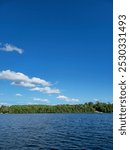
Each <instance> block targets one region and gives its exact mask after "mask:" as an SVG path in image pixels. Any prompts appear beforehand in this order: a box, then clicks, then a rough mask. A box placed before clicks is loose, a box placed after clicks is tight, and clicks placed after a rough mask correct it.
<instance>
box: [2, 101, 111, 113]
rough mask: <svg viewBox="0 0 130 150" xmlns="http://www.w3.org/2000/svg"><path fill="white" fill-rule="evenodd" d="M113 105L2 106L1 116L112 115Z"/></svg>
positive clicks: (98, 103) (90, 103)
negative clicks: (54, 114) (43, 114)
mask: <svg viewBox="0 0 130 150" xmlns="http://www.w3.org/2000/svg"><path fill="white" fill-rule="evenodd" d="M112 112H113V104H112V103H103V102H96V103H92V102H88V103H85V104H73V105H70V104H62V105H11V106H4V105H1V106H0V113H1V114H15V113H17V114H22V113H112Z"/></svg>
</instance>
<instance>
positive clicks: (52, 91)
mask: <svg viewBox="0 0 130 150" xmlns="http://www.w3.org/2000/svg"><path fill="white" fill-rule="evenodd" d="M30 91H39V92H42V93H46V94H58V93H60V90H59V89H52V88H50V87H44V88H41V87H35V88H32V89H30Z"/></svg>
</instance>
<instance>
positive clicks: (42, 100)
mask: <svg viewBox="0 0 130 150" xmlns="http://www.w3.org/2000/svg"><path fill="white" fill-rule="evenodd" d="M33 100H34V101H39V102H45V103H48V102H49V101H48V99H43V98H37V97H34V98H33Z"/></svg>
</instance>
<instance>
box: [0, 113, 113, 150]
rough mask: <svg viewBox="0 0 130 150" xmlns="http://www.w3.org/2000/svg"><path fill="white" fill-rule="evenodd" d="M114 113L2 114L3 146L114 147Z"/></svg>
mask: <svg viewBox="0 0 130 150" xmlns="http://www.w3.org/2000/svg"><path fill="white" fill-rule="evenodd" d="M112 138H113V137H112V114H0V150H112V145H113V144H112V140H113V139H112Z"/></svg>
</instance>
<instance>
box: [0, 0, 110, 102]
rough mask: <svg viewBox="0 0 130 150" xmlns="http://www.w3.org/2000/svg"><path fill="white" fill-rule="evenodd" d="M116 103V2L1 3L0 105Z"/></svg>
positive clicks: (33, 0)
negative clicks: (114, 19) (113, 15)
mask: <svg viewBox="0 0 130 150" xmlns="http://www.w3.org/2000/svg"><path fill="white" fill-rule="evenodd" d="M96 100H100V101H104V102H112V0H100V1H97V0H11V1H9V0H1V1H0V104H6V103H7V104H78V103H85V102H88V101H93V102H94V101H96Z"/></svg>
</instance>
